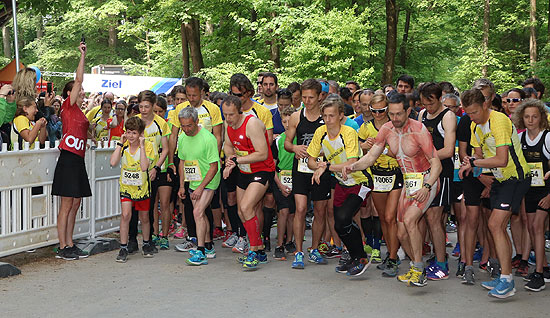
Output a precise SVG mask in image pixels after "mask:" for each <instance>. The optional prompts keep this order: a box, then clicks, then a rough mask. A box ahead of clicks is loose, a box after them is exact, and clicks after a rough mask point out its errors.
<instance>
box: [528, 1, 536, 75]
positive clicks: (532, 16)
mask: <svg viewBox="0 0 550 318" xmlns="http://www.w3.org/2000/svg"><path fill="white" fill-rule="evenodd" d="M530 2H531V10H530V12H529V21H530V22H531V26H530V27H529V29H530V31H531V32H530V33H531V34H530V36H529V59H530V62H531V72H533V70H534V69H535V64H536V63H537V0H530Z"/></svg>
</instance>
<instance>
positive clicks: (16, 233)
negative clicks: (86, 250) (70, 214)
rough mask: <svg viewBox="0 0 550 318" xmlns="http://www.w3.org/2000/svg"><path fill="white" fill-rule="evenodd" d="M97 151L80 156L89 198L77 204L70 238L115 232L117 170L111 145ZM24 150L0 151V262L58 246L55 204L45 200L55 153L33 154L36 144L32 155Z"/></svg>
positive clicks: (55, 200) (53, 199)
mask: <svg viewBox="0 0 550 318" xmlns="http://www.w3.org/2000/svg"><path fill="white" fill-rule="evenodd" d="M46 144H47V145H48V144H49V143H48V142H47V143H46ZM3 146H4V147H2V149H6V147H5V146H6V145H3ZM102 146H103V145H99V147H98V148H97V149H94V150H92V149H88V150H87V151H86V157H85V161H86V170H87V172H88V178H89V180H90V186H91V188H92V196H91V197H89V198H84V199H83V200H82V204H81V206H80V209H79V211H78V213H77V217H76V224H75V229H74V237H75V238H95V237H97V236H99V235H103V234H106V233H109V232H114V231H116V230H118V228H119V217H120V199H119V189H118V178H119V175H120V167H114V168H113V167H111V166H110V164H109V160H110V157H111V153H112V152H113V150H114V148H113V147H112V146H114V143H113V144H111V147H109V148H107V147H102ZM104 146H108V145H104ZM14 148H15V149H18V147H17V145H14ZM24 149H25V150H20V151H9V152H6V151H2V152H0V257H3V256H7V255H11V254H15V253H19V252H22V251H27V250H31V249H35V248H39V247H44V246H48V245H53V244H56V243H58V242H59V241H58V237H57V227H56V223H57V212H58V209H59V202H60V199H59V197H56V196H52V195H51V187H52V182H53V175H54V171H55V166H56V162H57V158H58V157H59V150H58V149H57V147H55V148H51V149H38V145H35V149H37V150H29V147H28V144H25V146H24Z"/></svg>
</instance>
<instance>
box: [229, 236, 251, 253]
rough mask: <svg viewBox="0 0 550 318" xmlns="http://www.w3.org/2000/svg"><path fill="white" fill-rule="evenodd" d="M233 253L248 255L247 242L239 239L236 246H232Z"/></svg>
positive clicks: (244, 239)
mask: <svg viewBox="0 0 550 318" xmlns="http://www.w3.org/2000/svg"><path fill="white" fill-rule="evenodd" d="M233 253H241V254H244V253H248V240H247V239H246V238H245V237H239V240H238V241H237V244H235V246H233Z"/></svg>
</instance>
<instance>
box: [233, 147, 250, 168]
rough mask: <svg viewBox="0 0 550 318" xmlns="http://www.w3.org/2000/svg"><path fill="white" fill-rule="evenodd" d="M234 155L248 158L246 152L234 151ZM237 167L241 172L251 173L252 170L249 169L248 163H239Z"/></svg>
mask: <svg viewBox="0 0 550 318" xmlns="http://www.w3.org/2000/svg"><path fill="white" fill-rule="evenodd" d="M235 153H236V154H237V156H238V157H244V156H248V151H241V150H235ZM237 166H238V167H239V170H241V171H242V172H245V173H252V169H251V168H250V164H249V163H239V164H237Z"/></svg>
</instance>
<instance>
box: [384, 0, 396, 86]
mask: <svg viewBox="0 0 550 318" xmlns="http://www.w3.org/2000/svg"><path fill="white" fill-rule="evenodd" d="M396 50H397V8H396V0H386V54H385V56H384V70H383V72H382V85H385V84H389V83H392V82H393V71H394V69H395V52H396Z"/></svg>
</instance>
